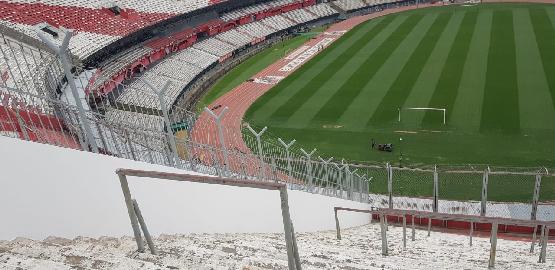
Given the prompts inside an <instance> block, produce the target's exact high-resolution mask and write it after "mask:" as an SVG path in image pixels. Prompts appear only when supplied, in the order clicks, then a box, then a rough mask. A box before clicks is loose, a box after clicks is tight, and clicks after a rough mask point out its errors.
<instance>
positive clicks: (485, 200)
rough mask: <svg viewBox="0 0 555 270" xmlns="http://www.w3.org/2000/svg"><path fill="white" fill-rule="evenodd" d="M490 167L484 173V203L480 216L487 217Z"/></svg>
mask: <svg viewBox="0 0 555 270" xmlns="http://www.w3.org/2000/svg"><path fill="white" fill-rule="evenodd" d="M489 173H490V169H489V167H488V168H487V169H486V170H485V171H484V176H483V178H482V203H481V207H480V216H485V215H486V205H487V202H488V181H489Z"/></svg>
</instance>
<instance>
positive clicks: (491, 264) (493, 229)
mask: <svg viewBox="0 0 555 270" xmlns="http://www.w3.org/2000/svg"><path fill="white" fill-rule="evenodd" d="M497 227H498V226H497V223H493V224H492V227H491V248H490V252H489V264H488V267H489V268H494V267H495V254H496V253H497Z"/></svg>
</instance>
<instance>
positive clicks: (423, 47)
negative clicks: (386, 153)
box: [368, 13, 452, 124]
mask: <svg viewBox="0 0 555 270" xmlns="http://www.w3.org/2000/svg"><path fill="white" fill-rule="evenodd" d="M451 16H452V14H450V13H442V14H440V15H439V16H438V17H437V18H436V20H435V21H434V24H433V25H432V26H431V27H430V29H428V32H427V33H426V35H425V36H424V37H423V38H422V39H421V40H420V43H419V44H418V46H417V47H416V49H415V50H414V51H413V52H412V54H411V56H410V58H409V61H408V62H407V63H406V64H405V66H404V67H403V69H401V71H400V72H399V75H398V76H397V79H395V82H394V83H393V85H392V86H391V88H389V90H388V91H387V94H386V95H385V97H384V98H383V99H382V101H381V102H380V104H379V105H378V108H377V109H376V111H375V112H374V114H373V115H372V118H370V121H369V122H368V124H384V123H390V122H392V121H394V120H396V119H397V110H396V108H400V107H402V106H403V104H404V103H405V101H406V99H407V97H408V96H409V94H410V91H411V90H412V86H413V85H414V83H415V82H416V80H417V79H418V76H419V75H420V72H421V71H422V68H423V67H424V64H425V63H426V61H427V60H428V57H429V56H430V54H431V53H432V50H433V49H434V47H435V45H436V43H437V41H438V40H439V38H440V36H441V34H442V32H443V30H444V29H445V27H446V26H447V23H448V22H449V19H451Z"/></svg>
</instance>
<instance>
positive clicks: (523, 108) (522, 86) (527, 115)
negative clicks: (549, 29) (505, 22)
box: [513, 9, 555, 134]
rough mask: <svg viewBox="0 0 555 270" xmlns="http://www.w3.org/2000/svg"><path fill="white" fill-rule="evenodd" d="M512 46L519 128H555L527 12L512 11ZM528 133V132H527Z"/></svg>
mask: <svg viewBox="0 0 555 270" xmlns="http://www.w3.org/2000/svg"><path fill="white" fill-rule="evenodd" d="M513 14H514V26H515V44H516V57H517V58H516V59H517V74H518V78H517V81H518V90H519V98H520V99H519V104H520V125H521V128H522V129H523V132H524V130H527V129H555V121H545V119H555V108H554V106H553V102H552V99H551V92H550V91H549V85H548V83H547V78H546V74H545V71H544V68H543V65H542V60H541V56H540V52H539V49H538V44H537V42H536V35H535V34H534V30H533V29H532V28H533V26H532V22H531V19H530V12H528V10H526V9H515V10H514V11H513ZM527 134H528V132H527Z"/></svg>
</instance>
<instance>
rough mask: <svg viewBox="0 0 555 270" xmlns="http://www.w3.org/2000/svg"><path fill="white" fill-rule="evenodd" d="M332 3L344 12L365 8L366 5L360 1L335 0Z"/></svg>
mask: <svg viewBox="0 0 555 270" xmlns="http://www.w3.org/2000/svg"><path fill="white" fill-rule="evenodd" d="M334 3H335V4H336V5H337V6H338V7H340V8H341V9H343V10H346V11H349V10H354V9H359V8H363V7H366V3H364V2H363V1H362V0H337V1H335V2H334Z"/></svg>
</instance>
